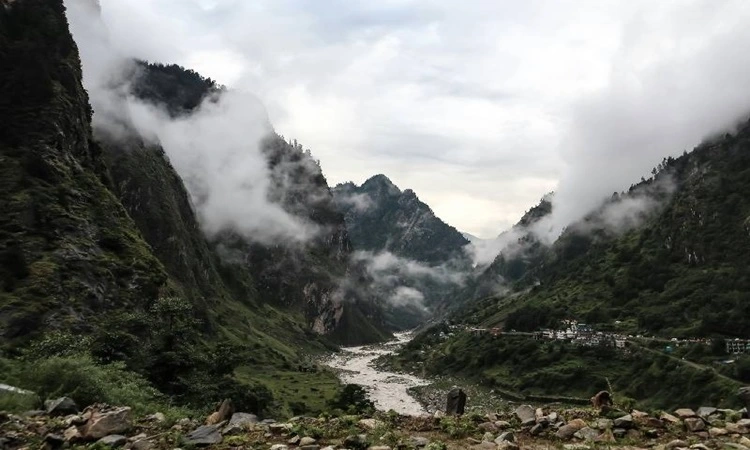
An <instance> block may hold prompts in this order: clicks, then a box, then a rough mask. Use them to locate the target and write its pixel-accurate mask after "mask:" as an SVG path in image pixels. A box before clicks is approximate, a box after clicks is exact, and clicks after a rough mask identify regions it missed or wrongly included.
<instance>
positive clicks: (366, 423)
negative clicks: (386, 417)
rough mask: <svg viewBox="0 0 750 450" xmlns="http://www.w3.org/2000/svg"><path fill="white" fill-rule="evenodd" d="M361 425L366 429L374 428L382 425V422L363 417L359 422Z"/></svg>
mask: <svg viewBox="0 0 750 450" xmlns="http://www.w3.org/2000/svg"><path fill="white" fill-rule="evenodd" d="M357 423H358V424H359V426H360V427H362V428H364V429H366V430H374V429H375V428H377V427H379V426H380V425H382V422H380V421H379V420H375V419H362V420H360V421H359V422H357Z"/></svg>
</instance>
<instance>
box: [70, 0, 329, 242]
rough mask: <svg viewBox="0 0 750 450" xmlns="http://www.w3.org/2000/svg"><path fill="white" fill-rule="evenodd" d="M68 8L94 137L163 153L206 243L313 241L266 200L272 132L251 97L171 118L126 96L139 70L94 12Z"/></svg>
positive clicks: (226, 94)
mask: <svg viewBox="0 0 750 450" xmlns="http://www.w3.org/2000/svg"><path fill="white" fill-rule="evenodd" d="M66 6H67V8H68V18H69V21H70V25H71V29H72V32H73V36H74V37H75V39H76V42H77V44H78V46H79V49H80V54H81V59H82V63H83V70H84V86H85V87H86V89H87V91H88V92H89V97H90V101H91V104H92V107H93V109H94V118H93V126H94V129H95V132H97V133H100V134H106V135H107V136H109V137H110V138H113V139H123V138H125V137H127V136H128V135H130V134H133V133H134V132H135V133H136V134H137V135H138V136H139V137H141V138H143V139H145V140H147V141H150V142H152V143H156V144H159V145H161V146H162V147H163V148H164V150H165V152H166V153H167V155H168V157H169V160H170V162H171V163H172V165H173V166H174V168H175V169H176V171H177V172H178V174H179V175H180V177H181V178H182V179H183V181H184V182H185V185H186V187H187V189H188V191H189V193H190V196H191V199H192V201H193V204H194V205H195V207H196V209H197V213H198V217H199V220H200V223H201V226H202V227H203V229H204V231H205V232H206V234H207V235H209V236H213V235H216V234H218V233H220V232H222V231H226V230H232V231H236V232H238V233H240V234H241V235H243V236H244V237H246V238H248V239H250V240H253V241H256V242H262V243H277V244H278V243H285V242H304V241H307V240H308V239H310V238H311V237H312V236H314V235H316V233H317V232H318V231H319V230H318V229H317V227H316V226H314V225H313V224H312V223H310V222H309V221H306V220H304V219H302V218H300V217H299V216H296V215H293V214H290V213H289V212H287V211H286V210H285V209H284V208H283V207H282V206H281V204H280V203H279V202H273V201H271V200H270V198H269V196H270V194H271V192H272V174H271V171H270V168H269V166H268V160H267V157H266V155H264V153H263V151H262V148H261V141H262V140H263V139H264V138H266V137H268V136H269V135H270V134H271V133H272V132H273V129H272V127H271V125H270V122H269V120H268V116H267V113H266V111H265V108H264V107H263V105H262V104H261V103H260V101H259V100H258V99H257V98H256V97H254V96H252V95H249V94H245V93H243V92H240V91H235V90H227V91H222V92H221V93H215V95H211V96H209V97H207V98H206V100H204V102H203V103H202V104H201V105H200V106H199V107H198V108H197V110H196V111H194V112H193V113H192V114H190V115H186V116H182V117H177V118H174V117H171V116H170V115H169V114H168V113H167V112H166V110H165V109H164V107H163V106H157V105H153V104H149V103H147V102H144V101H142V100H140V99H137V98H136V97H134V96H133V95H132V94H131V85H132V83H133V82H134V80H135V78H136V77H137V76H139V70H138V67H137V66H136V64H135V63H134V61H133V60H131V59H129V58H127V57H125V56H124V55H122V54H120V53H119V52H118V50H117V48H116V47H114V46H112V45H111V43H110V42H109V39H108V34H107V30H106V28H105V26H104V24H103V23H102V21H101V18H100V17H99V15H98V14H99V12H98V10H97V7H96V4H95V3H94V2H87V1H81V0H79V1H75V0H73V1H67V2H66ZM282 169H283V168H282ZM283 182H284V180H283V179H282V180H281V187H282V188H283Z"/></svg>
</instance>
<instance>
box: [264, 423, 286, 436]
mask: <svg viewBox="0 0 750 450" xmlns="http://www.w3.org/2000/svg"><path fill="white" fill-rule="evenodd" d="M289 428H290V427H289V426H288V425H286V424H284V423H272V424H269V425H268V431H270V432H271V434H276V435H279V434H284V433H286V432H287V431H289Z"/></svg>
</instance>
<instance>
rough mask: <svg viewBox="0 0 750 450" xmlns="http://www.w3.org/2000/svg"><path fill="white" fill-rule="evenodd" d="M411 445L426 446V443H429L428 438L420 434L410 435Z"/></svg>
mask: <svg viewBox="0 0 750 450" xmlns="http://www.w3.org/2000/svg"><path fill="white" fill-rule="evenodd" d="M410 440H411V445H413V446H414V447H417V448H419V447H427V445H428V444H429V443H430V440H429V439H427V438H425V437H422V436H412V437H411V439H410Z"/></svg>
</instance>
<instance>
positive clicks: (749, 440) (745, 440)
mask: <svg viewBox="0 0 750 450" xmlns="http://www.w3.org/2000/svg"><path fill="white" fill-rule="evenodd" d="M740 444H742V445H744V446H745V447H750V438H747V437H745V436H742V437H741V438H740Z"/></svg>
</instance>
